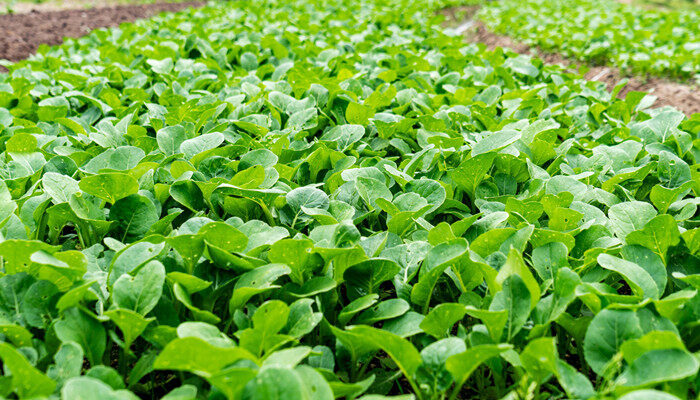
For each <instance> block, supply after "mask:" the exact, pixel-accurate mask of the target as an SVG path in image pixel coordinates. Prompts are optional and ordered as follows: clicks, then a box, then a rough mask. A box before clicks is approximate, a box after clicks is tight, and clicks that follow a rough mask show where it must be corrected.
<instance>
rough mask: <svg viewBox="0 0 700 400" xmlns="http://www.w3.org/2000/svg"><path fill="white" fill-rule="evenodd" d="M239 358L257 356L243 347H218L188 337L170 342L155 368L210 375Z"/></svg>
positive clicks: (253, 359)
mask: <svg viewBox="0 0 700 400" xmlns="http://www.w3.org/2000/svg"><path fill="white" fill-rule="evenodd" d="M238 360H251V361H255V360H256V358H255V357H254V356H253V355H252V354H250V353H249V352H248V351H246V350H245V349H243V348H241V347H230V348H222V347H216V346H213V345H211V344H209V343H207V342H205V341H204V340H202V339H200V338H196V337H186V338H178V339H175V340H173V341H171V342H170V343H168V345H167V346H165V348H164V349H163V350H162V351H161V352H160V354H159V355H158V357H157V358H156V360H155V361H154V362H153V368H155V369H161V370H163V369H165V370H176V371H188V372H192V373H194V374H197V375H200V376H203V377H209V376H211V375H213V374H215V373H217V372H219V371H221V370H222V369H223V368H224V367H226V366H227V365H230V364H233V363H234V362H236V361H238Z"/></svg>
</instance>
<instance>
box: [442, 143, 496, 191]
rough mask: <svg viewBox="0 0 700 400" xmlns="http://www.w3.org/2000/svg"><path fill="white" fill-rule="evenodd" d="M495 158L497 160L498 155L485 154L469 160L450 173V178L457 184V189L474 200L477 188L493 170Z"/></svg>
mask: <svg viewBox="0 0 700 400" xmlns="http://www.w3.org/2000/svg"><path fill="white" fill-rule="evenodd" d="M494 158H496V153H484V154H479V155H477V156H474V157H471V158H468V159H467V160H465V161H464V162H463V163H462V164H460V166H459V168H457V169H454V170H452V171H451V172H450V178H452V180H453V181H454V182H455V183H456V184H457V187H459V188H460V189H462V190H464V191H465V192H467V194H469V196H471V197H472V198H474V193H475V191H476V188H477V186H479V184H480V183H481V181H482V180H483V179H484V178H485V177H486V174H487V173H488V171H489V170H490V169H491V165H492V164H493V160H494Z"/></svg>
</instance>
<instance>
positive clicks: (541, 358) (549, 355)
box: [520, 337, 558, 383]
mask: <svg viewBox="0 0 700 400" xmlns="http://www.w3.org/2000/svg"><path fill="white" fill-rule="evenodd" d="M557 360H558V356H557V348H556V344H555V343H554V338H548V337H543V338H537V339H534V340H532V341H530V342H529V343H528V344H527V345H526V346H525V348H524V349H523V351H522V353H520V361H521V362H522V363H523V368H525V371H526V372H527V373H528V375H530V377H531V378H533V379H534V380H535V381H537V382H538V383H544V382H546V381H547V380H548V379H549V378H550V377H551V376H552V375H554V374H557V371H558V370H557Z"/></svg>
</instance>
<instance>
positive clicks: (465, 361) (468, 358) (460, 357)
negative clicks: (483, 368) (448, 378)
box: [445, 344, 512, 393]
mask: <svg viewBox="0 0 700 400" xmlns="http://www.w3.org/2000/svg"><path fill="white" fill-rule="evenodd" d="M511 348H512V346H511V345H509V344H497V345H496V344H481V345H477V346H474V347H470V348H468V349H467V350H466V351H465V352H463V353H459V354H455V355H453V356H451V357H450V358H448V359H447V361H446V363H445V367H446V368H447V370H448V371H450V374H452V377H453V378H454V381H455V388H454V389H453V390H454V391H455V393H458V392H459V389H460V388H461V387H462V386H463V385H464V382H466V381H467V379H469V376H471V374H472V373H473V372H474V371H475V370H476V369H477V368H478V367H479V366H480V365H481V364H483V363H484V362H485V361H487V360H489V359H491V358H493V357H496V356H498V355H500V354H501V353H503V352H505V351H507V350H510V349H511Z"/></svg>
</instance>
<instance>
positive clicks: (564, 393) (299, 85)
mask: <svg viewBox="0 0 700 400" xmlns="http://www.w3.org/2000/svg"><path fill="white" fill-rule="evenodd" d="M441 6H442V3H440V2H433V3H422V2H414V1H400V0H392V1H388V2H387V1H385V0H377V1H363V2H356V1H350V0H331V1H322V0H300V1H293V2H289V1H277V0H261V1H245V2H243V1H236V2H230V3H217V4H212V5H210V6H208V7H205V8H202V9H198V10H188V11H185V12H181V13H176V14H164V15H161V16H158V17H156V18H153V19H150V20H146V21H140V22H137V23H134V24H123V25H121V26H120V27H119V28H114V29H110V30H98V31H95V32H93V33H91V34H90V35H88V36H87V37H84V38H81V39H77V40H73V39H71V40H68V41H67V42H66V43H65V44H64V45H62V46H60V47H51V48H49V47H45V48H42V49H41V50H40V52H39V54H37V55H36V56H34V57H32V58H31V59H30V60H27V61H22V62H19V63H17V64H15V65H10V66H9V68H10V73H9V74H0V176H1V177H2V183H1V184H0V235H1V240H0V263H1V268H2V269H1V271H2V276H1V277H0V338H1V339H2V341H1V342H0V359H2V364H3V371H4V375H3V376H2V377H0V396H2V397H12V396H16V397H18V398H22V399H24V398H63V399H71V400H72V399H136V398H139V397H141V398H161V397H162V398H165V399H169V400H174V399H194V398H198V399H284V400H297V399H307V400H311V399H313V400H326V399H333V398H345V399H360V398H362V399H365V400H376V399H385V398H395V399H414V398H417V399H421V400H429V399H436V400H437V399H447V398H449V399H460V398H484V399H491V398H492V399H497V398H506V399H518V398H528V399H545V398H576V399H589V398H600V399H603V398H617V397H620V398H624V399H625V400H642V399H678V398H689V397H691V396H692V397H694V396H697V394H698V393H699V391H698V379H697V372H698V365H699V363H698V356H697V353H696V352H697V351H698V349H699V347H700V342H699V340H698V338H700V335H699V334H698V323H697V321H698V320H699V319H700V318H699V317H700V296H698V288H700V264H699V263H698V258H697V254H698V252H699V251H700V235H699V234H698V232H700V231H699V229H698V224H699V222H698V221H699V219H698V210H697V207H698V200H697V197H696V195H697V193H698V191H699V190H700V180H699V176H700V175H699V174H698V168H697V157H700V142H698V132H700V118H699V117H700V115H697V114H696V115H695V116H693V117H692V118H686V117H685V116H684V115H683V114H682V113H680V112H678V111H677V110H674V109H672V108H660V109H652V108H650V105H651V104H650V97H649V96H646V95H644V94H643V93H635V92H632V93H630V94H629V95H627V97H626V99H624V100H620V99H617V98H616V96H615V92H614V93H612V94H611V93H609V92H606V91H605V90H604V88H603V86H602V84H600V83H596V82H586V81H583V80H581V79H579V76H576V75H573V74H570V73H568V72H565V71H564V70H562V69H561V68H560V67H556V66H549V65H544V64H543V63H542V61H540V60H538V59H531V58H529V57H526V56H522V55H517V54H515V53H510V52H504V51H503V50H502V49H496V50H495V51H488V50H486V48H485V47H484V46H483V45H474V44H469V45H467V44H465V43H464V42H463V41H462V39H461V37H460V36H459V35H451V34H448V33H445V32H444V31H442V30H441V29H440V28H439V26H440V25H439V22H440V19H439V18H436V17H435V15H436V14H435V11H436V10H437V9H438V8H439V7H441ZM620 89H621V87H617V88H616V89H615V91H619V90H620ZM385 396H386V397H385ZM394 396H395V397H394Z"/></svg>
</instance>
